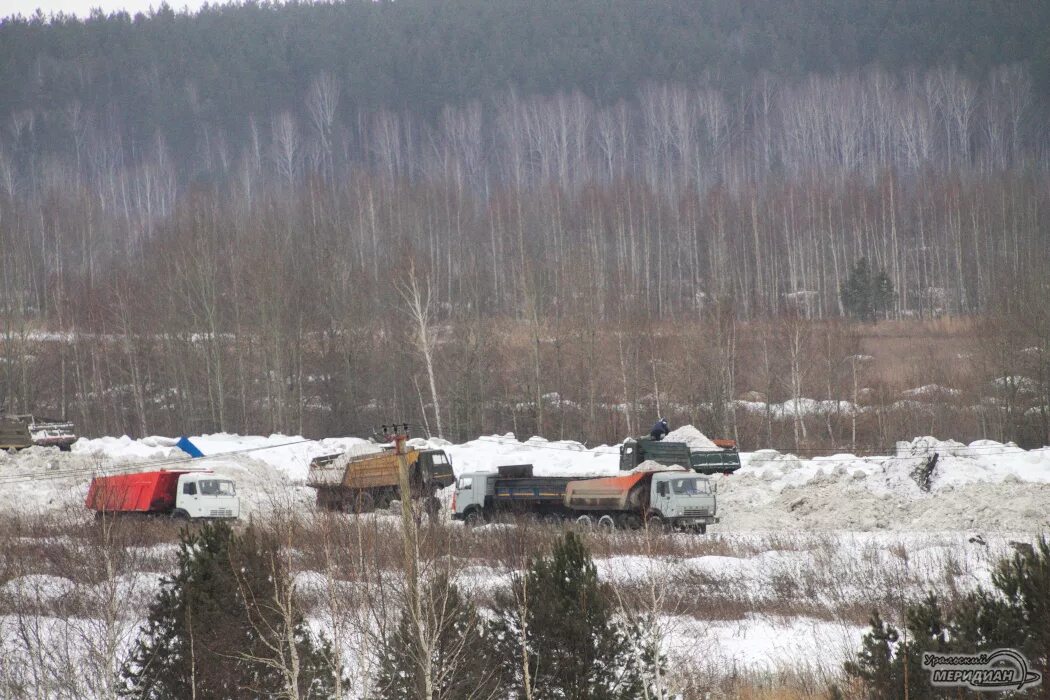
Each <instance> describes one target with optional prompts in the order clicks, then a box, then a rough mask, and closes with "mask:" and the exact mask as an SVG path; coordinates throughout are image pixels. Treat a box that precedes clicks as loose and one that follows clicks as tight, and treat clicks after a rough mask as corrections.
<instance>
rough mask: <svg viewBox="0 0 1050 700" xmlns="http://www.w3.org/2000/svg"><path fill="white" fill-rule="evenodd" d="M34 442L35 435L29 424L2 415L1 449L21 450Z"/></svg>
mask: <svg viewBox="0 0 1050 700" xmlns="http://www.w3.org/2000/svg"><path fill="white" fill-rule="evenodd" d="M32 444H33V436H32V434H31V433H30V432H29V425H28V424H26V423H24V422H22V421H19V420H12V419H10V418H9V417H7V416H0V450H21V449H24V448H26V447H30V446H32Z"/></svg>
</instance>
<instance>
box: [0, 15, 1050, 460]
mask: <svg viewBox="0 0 1050 700" xmlns="http://www.w3.org/2000/svg"><path fill="white" fill-rule="evenodd" d="M637 5H638V6H636V4H629V3H626V2H614V3H597V2H584V3H579V4H578V6H577V4H575V3H563V4H561V5H557V4H547V3H517V2H509V1H508V0H503V1H500V2H491V3H480V2H478V1H477V0H457V1H455V2H450V3H441V4H435V3H428V2H422V1H418V0H410V1H406V2H401V1H400V0H399V1H398V2H396V3H394V2H380V3H371V2H368V3H365V2H356V1H354V2H350V3H345V4H331V5H297V4H291V5H284V6H277V5H268V4H248V5H245V6H243V7H225V8H212V9H208V8H206V9H204V10H201V11H200V12H198V13H195V14H188V13H185V12H183V13H176V12H173V11H171V10H170V9H168V8H166V7H165V8H162V9H161V10H159V11H157V12H155V13H153V14H151V15H150V16H143V15H138V16H135V17H129V16H127V15H126V14H116V15H110V16H104V15H102V14H100V13H97V14H95V15H93V16H92V17H91V18H89V19H87V20H75V19H71V18H63V17H57V18H50V19H49V18H44V17H42V16H39V15H38V16H36V17H33V18H28V19H26V18H14V19H10V18H9V19H5V20H3V21H0V56H2V59H0V408H3V409H6V410H7V411H9V412H35V413H38V414H44V415H57V416H64V417H67V418H69V419H71V420H74V421H76V423H77V426H78V430H79V432H80V433H81V434H84V435H96V434H112V435H120V434H121V433H126V434H128V435H132V436H143V435H150V434H165V435H172V434H174V435H178V434H200V433H203V432H218V431H228V432H240V433H246V434H257V433H270V432H283V433H286V434H301V435H306V436H309V437H320V436H325V435H347V434H349V435H367V434H368V433H369V432H370V430H371V428H372V427H373V426H377V425H379V424H381V423H388V422H391V421H395V420H396V421H408V422H411V423H412V424H413V425H414V426H416V430H418V431H420V432H427V433H430V434H433V435H443V436H444V437H447V438H450V439H466V438H469V437H474V436H477V435H478V434H491V433H495V432H499V433H504V432H508V431H514V432H515V433H516V434H518V435H519V436H521V437H527V436H528V435H531V434H538V435H545V436H548V437H551V438H557V437H565V438H574V439H579V440H581V441H585V442H587V443H588V444H595V443H600V442H614V441H617V440H621V439H622V438H623V437H624V436H625V435H628V434H637V433H641V432H646V431H647V430H648V426H649V425H650V424H651V423H652V422H653V421H654V420H655V419H656V418H657V417H659V416H667V417H668V418H669V420H670V421H671V423H672V425H676V424H681V423H685V422H691V423H696V424H697V425H698V426H701V427H703V428H704V430H705V432H707V433H708V434H711V435H722V436H725V437H732V438H736V439H738V440H740V441H741V443H742V444H743V445H744V446H746V447H747V448H749V449H754V448H758V447H777V448H791V449H795V450H800V451H804V450H807V449H809V450H814V451H821V450H832V449H836V448H839V447H851V448H852V449H855V450H858V451H860V450H863V449H865V448H868V449H873V450H875V449H886V447H887V445H889V446H892V442H893V441H894V440H897V439H906V438H910V437H912V436H914V435H916V434H940V435H945V436H952V437H957V438H959V439H977V438H982V437H988V438H994V439H999V440H1007V439H1009V440H1017V441H1019V442H1021V443H1022V444H1039V445H1042V444H1047V442H1048V441H1050V308H1048V306H1050V305H1048V303H1047V300H1048V299H1050V230H1048V227H1050V223H1048V221H1050V219H1048V215H1050V119H1048V117H1050V110H1048V107H1050V104H1048V97H1050V39H1048V38H1047V37H1050V13H1048V12H1047V11H1046V10H1045V6H1043V5H1041V4H1039V3H1017V4H1016V7H1015V11H1013V12H998V11H997V10H996V8H997V7H1000V6H1001V3H981V2H971V3H956V2H932V3H922V4H920V3H903V5H904V6H903V7H902V6H901V5H902V4H900V3H893V2H888V1H887V2H845V3H837V4H836V5H835V7H836V8H838V9H837V10H836V11H832V10H831V9H830V8H829V6H828V5H827V4H826V3H821V2H815V1H805V0H797V1H796V2H791V3H787V2H785V3H768V4H763V5H762V6H759V7H748V5H747V4H746V3H743V4H738V3H733V2H729V0H708V1H707V2H702V3H678V2H672V1H671V0H660V1H659V2H652V3H640V4H637ZM642 8H644V9H642ZM526 16H527V17H528V18H529V19H528V22H526V21H525V20H524V19H523V17H526ZM525 25H528V27H530V28H531V29H529V31H528V32H526V30H525V28H524V26H525ZM515 27H518V28H519V29H518V30H517V31H515V30H514V28H515ZM920 36H921V38H922V42H919V41H918V38H919V37H920ZM862 259H863V260H865V261H867V263H868V264H870V266H871V268H872V269H874V270H878V271H880V272H883V273H885V275H886V276H887V277H888V280H889V282H890V283H891V285H892V290H893V294H892V297H891V298H890V301H889V303H888V304H886V305H885V308H881V309H880V310H879V313H878V318H877V320H876V322H874V323H872V322H871V321H861V320H858V319H855V318H853V317H851V315H850V313H849V311H848V309H847V308H846V307H845V306H844V301H843V293H842V289H843V287H844V285H845V284H846V282H847V280H848V278H849V276H850V274H851V271H852V270H854V269H855V268H856V266H857V264H858V261H861V260H862Z"/></svg>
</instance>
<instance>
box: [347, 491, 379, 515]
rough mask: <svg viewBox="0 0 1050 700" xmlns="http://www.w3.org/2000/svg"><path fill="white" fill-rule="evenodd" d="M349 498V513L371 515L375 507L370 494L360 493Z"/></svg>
mask: <svg viewBox="0 0 1050 700" xmlns="http://www.w3.org/2000/svg"><path fill="white" fill-rule="evenodd" d="M351 498H352V501H351V504H350V505H351V506H352V508H351V511H352V512H354V513H371V512H372V509H373V508H374V507H375V499H374V498H372V494H370V493H368V491H361V492H360V493H358V494H357V495H355V496H352V497H351Z"/></svg>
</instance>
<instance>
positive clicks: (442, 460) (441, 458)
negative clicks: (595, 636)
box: [431, 452, 448, 465]
mask: <svg viewBox="0 0 1050 700" xmlns="http://www.w3.org/2000/svg"><path fill="white" fill-rule="evenodd" d="M431 459H433V460H434V464H435V465H437V464H448V458H447V457H445V454H444V453H443V452H435V453H434V454H433V455H431Z"/></svg>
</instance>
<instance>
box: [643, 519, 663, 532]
mask: <svg viewBox="0 0 1050 700" xmlns="http://www.w3.org/2000/svg"><path fill="white" fill-rule="evenodd" d="M645 526H646V528H648V530H649V531H650V532H654V533H662V532H667V523H666V522H665V521H664V519H663V518H662V517H660V516H659V515H650V516H649V517H648V518H647V519H646V521H645Z"/></svg>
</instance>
